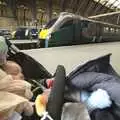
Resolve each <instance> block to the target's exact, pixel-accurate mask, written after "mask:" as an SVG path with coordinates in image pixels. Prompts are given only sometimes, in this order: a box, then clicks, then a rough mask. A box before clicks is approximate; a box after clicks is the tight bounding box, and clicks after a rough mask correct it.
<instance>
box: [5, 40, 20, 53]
mask: <svg viewBox="0 0 120 120" xmlns="http://www.w3.org/2000/svg"><path fill="white" fill-rule="evenodd" d="M6 43H7V45H8V48H9V49H11V50H13V51H14V52H16V53H18V52H20V50H19V49H18V48H17V47H16V46H15V45H14V44H13V43H11V42H10V41H9V40H8V39H6Z"/></svg>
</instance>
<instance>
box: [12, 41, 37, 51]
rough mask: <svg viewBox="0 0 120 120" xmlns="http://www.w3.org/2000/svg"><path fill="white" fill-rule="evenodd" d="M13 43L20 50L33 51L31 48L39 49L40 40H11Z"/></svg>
mask: <svg viewBox="0 0 120 120" xmlns="http://www.w3.org/2000/svg"><path fill="white" fill-rule="evenodd" d="M10 42H11V43H13V44H14V45H16V46H17V47H18V48H19V49H21V50H22V49H31V48H37V44H38V40H37V39H33V40H27V39H26V40H24V39H23V40H10Z"/></svg>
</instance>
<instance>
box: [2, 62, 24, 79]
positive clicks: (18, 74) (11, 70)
mask: <svg viewBox="0 0 120 120" xmlns="http://www.w3.org/2000/svg"><path fill="white" fill-rule="evenodd" d="M4 70H5V72H7V74H10V75H12V77H13V79H14V80H24V75H23V74H22V69H21V67H20V66H19V65H18V64H17V63H14V62H7V63H6V65H5V67H4Z"/></svg>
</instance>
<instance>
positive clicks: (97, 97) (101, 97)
mask: <svg viewBox="0 0 120 120" xmlns="http://www.w3.org/2000/svg"><path fill="white" fill-rule="evenodd" d="M111 104H112V102H111V100H110V97H109V95H108V93H107V92H106V91H105V90H102V89H98V90H96V91H94V92H93V93H91V95H90V97H89V98H88V99H87V101H86V105H87V108H88V111H92V110H94V109H103V108H107V107H110V106H111Z"/></svg>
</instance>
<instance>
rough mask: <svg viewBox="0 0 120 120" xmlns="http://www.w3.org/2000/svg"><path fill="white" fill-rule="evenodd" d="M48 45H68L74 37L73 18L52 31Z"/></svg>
mask: <svg viewBox="0 0 120 120" xmlns="http://www.w3.org/2000/svg"><path fill="white" fill-rule="evenodd" d="M51 39H52V40H51V41H49V44H51V45H50V46H60V45H70V44H72V42H73V39H74V25H73V19H69V20H67V21H65V22H64V23H63V24H62V25H61V26H60V28H59V29H58V30H57V31H56V32H54V33H52V36H51Z"/></svg>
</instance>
